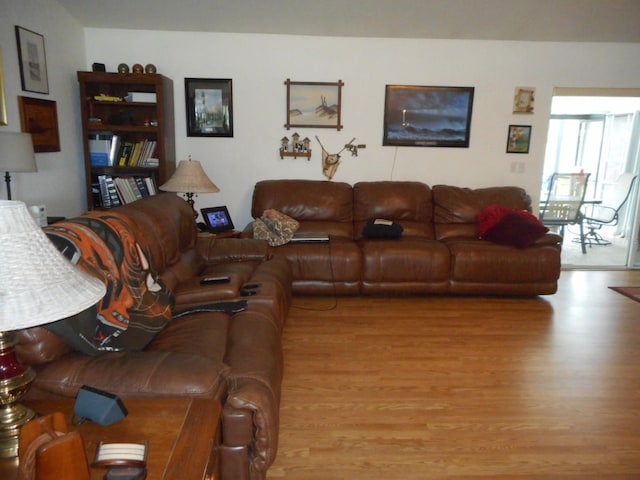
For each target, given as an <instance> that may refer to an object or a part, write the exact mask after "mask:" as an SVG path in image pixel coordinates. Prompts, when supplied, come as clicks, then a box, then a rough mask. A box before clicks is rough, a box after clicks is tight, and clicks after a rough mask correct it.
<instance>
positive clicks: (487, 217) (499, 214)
mask: <svg viewBox="0 0 640 480" xmlns="http://www.w3.org/2000/svg"><path fill="white" fill-rule="evenodd" d="M511 212H513V209H511V208H506V207H503V206H502V205H489V206H488V207H487V208H485V209H484V210H482V211H481V212H480V213H479V214H478V236H479V237H480V238H483V237H484V235H485V234H486V233H487V231H489V230H490V229H491V228H493V227H494V226H495V225H496V224H497V223H498V222H499V221H500V220H502V218H503V217H504V216H505V215H506V214H507V213H511Z"/></svg>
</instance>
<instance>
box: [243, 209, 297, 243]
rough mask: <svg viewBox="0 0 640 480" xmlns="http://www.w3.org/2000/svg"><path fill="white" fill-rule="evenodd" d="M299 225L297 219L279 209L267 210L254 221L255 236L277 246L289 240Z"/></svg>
mask: <svg viewBox="0 0 640 480" xmlns="http://www.w3.org/2000/svg"><path fill="white" fill-rule="evenodd" d="M299 227H300V224H299V223H298V221H297V220H296V219H294V218H291V217H289V216H288V215H285V214H284V213H282V212H279V211H277V210H273V209H270V210H265V211H264V212H263V213H262V216H261V217H260V218H256V219H255V220H254V222H253V237H254V238H257V239H260V240H266V241H267V243H269V245H271V246H272V247H277V246H279V245H284V244H285V243H287V242H289V241H290V240H291V239H292V238H293V235H294V234H295V233H296V231H297V230H298V228H299Z"/></svg>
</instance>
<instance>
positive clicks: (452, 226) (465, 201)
mask: <svg viewBox="0 0 640 480" xmlns="http://www.w3.org/2000/svg"><path fill="white" fill-rule="evenodd" d="M432 191H433V204H434V208H433V221H434V226H435V233H436V238H437V239H438V240H447V239H451V238H469V239H477V237H478V215H479V214H480V212H481V211H482V210H484V209H485V208H487V207H489V206H491V205H501V206H503V207H505V208H510V209H517V210H531V199H530V198H529V196H528V195H527V193H526V192H525V190H524V189H522V188H520V187H488V188H477V189H470V188H463V187H456V186H451V185H435V186H433V187H432Z"/></svg>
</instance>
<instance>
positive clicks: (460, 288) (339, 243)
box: [243, 180, 561, 296]
mask: <svg viewBox="0 0 640 480" xmlns="http://www.w3.org/2000/svg"><path fill="white" fill-rule="evenodd" d="M494 204H498V205H502V206H504V207H507V208H511V209H519V210H529V211H530V210H531V201H530V197H529V196H528V195H527V194H526V192H525V191H524V190H523V189H521V188H518V187H493V188H481V189H468V188H461V187H455V186H448V185H435V186H433V187H430V186H428V185H426V184H424V183H420V182H406V181H381V182H359V183H356V184H355V185H353V186H351V185H349V184H346V183H340V182H328V181H313V180H266V181H261V182H258V183H257V184H256V185H255V188H254V192H253V201H252V208H251V213H252V216H253V217H254V218H258V217H260V216H261V215H262V213H263V212H264V211H265V210H267V209H275V210H278V211H280V212H282V213H284V214H286V215H288V216H290V217H293V218H295V219H296V220H298V221H299V223H300V226H299V231H300V232H326V233H328V234H329V237H330V241H329V242H327V243H287V244H285V245H282V246H277V247H271V251H272V252H273V254H274V256H276V257H284V258H286V259H287V260H288V261H289V263H290V264H291V267H292V269H293V292H294V294H304V295H317V294H321V295H326V294H337V295H359V294H480V295H487V294H488V295H526V296H530V295H545V294H553V293H555V292H556V289H557V280H558V278H559V275H560V247H561V237H560V236H558V235H556V234H551V233H547V234H545V235H544V236H543V237H542V238H540V239H538V240H537V241H536V242H535V244H534V245H532V246H530V247H527V248H516V247H513V246H508V245H501V244H496V243H493V242H491V241H488V240H481V239H479V238H478V233H477V230H478V214H479V213H480V212H481V211H482V210H483V209H485V208H486V207H488V206H490V205H494ZM375 218H384V219H387V220H391V221H394V222H396V223H399V224H400V225H402V227H403V229H404V232H403V234H402V236H401V238H398V239H379V238H366V237H364V236H363V235H362V231H363V229H364V226H365V225H366V223H367V222H368V221H369V220H370V219H375ZM243 235H244V236H247V237H249V236H251V235H252V228H251V225H248V226H247V228H246V229H245V231H244V232H243Z"/></svg>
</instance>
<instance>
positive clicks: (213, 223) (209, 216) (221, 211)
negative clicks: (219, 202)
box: [200, 206, 233, 233]
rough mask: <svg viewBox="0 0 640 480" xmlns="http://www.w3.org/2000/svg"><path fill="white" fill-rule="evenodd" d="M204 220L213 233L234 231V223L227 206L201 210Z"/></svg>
mask: <svg viewBox="0 0 640 480" xmlns="http://www.w3.org/2000/svg"><path fill="white" fill-rule="evenodd" d="M200 213H202V218H204V223H205V224H206V225H207V229H208V230H209V232H211V233H222V232H228V231H230V230H233V221H232V220H231V216H230V215H229V210H227V207H226V206H221V207H209V208H201V209H200Z"/></svg>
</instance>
